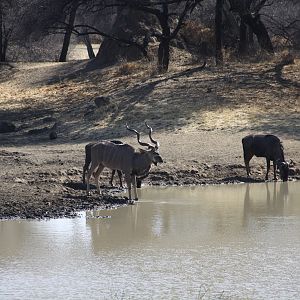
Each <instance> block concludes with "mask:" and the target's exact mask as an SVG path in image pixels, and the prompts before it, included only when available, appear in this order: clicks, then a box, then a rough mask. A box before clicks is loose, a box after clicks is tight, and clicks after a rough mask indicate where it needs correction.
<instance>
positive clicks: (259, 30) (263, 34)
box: [242, 14, 274, 54]
mask: <svg viewBox="0 0 300 300" xmlns="http://www.w3.org/2000/svg"><path fill="white" fill-rule="evenodd" d="M242 19H243V21H244V22H245V23H246V24H247V25H248V26H249V27H250V28H251V29H252V31H253V33H254V34H255V35H256V36H257V40H258V43H259V45H260V47H261V48H262V49H263V50H265V51H267V52H268V53H271V54H274V48H273V45H272V41H271V39H270V36H269V34H268V31H267V29H266V27H265V25H264V23H263V22H262V21H261V19H260V16H259V15H257V16H255V17H253V16H252V15H250V14H248V15H244V16H242Z"/></svg>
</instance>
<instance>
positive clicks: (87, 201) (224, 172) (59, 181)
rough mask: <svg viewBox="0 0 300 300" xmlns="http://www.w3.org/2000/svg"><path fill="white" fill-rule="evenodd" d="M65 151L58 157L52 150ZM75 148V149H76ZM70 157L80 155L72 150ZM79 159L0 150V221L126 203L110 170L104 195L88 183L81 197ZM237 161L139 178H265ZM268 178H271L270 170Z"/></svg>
mask: <svg viewBox="0 0 300 300" xmlns="http://www.w3.org/2000/svg"><path fill="white" fill-rule="evenodd" d="M58 152H59V153H60V154H62V153H63V154H64V155H65V156H64V157H62V158H58V157H57V153H58ZM75 152H76V151H75ZM74 157H80V155H77V154H75V155H74ZM81 164H82V162H81V161H79V162H78V161H76V160H74V158H72V157H71V158H70V155H69V154H68V151H65V152H64V151H62V150H61V151H57V150H56V151H54V150H49V152H48V153H43V152H42V149H41V148H38V149H37V150H36V153H34V152H32V151H31V152H27V153H25V152H19V151H8V150H3V149H2V150H0V167H1V170H2V173H1V187H0V219H12V218H20V219H39V220H41V219H50V218H62V217H67V218H70V217H71V218H73V217H77V216H78V215H79V212H81V211H84V210H92V209H107V208H116V207H119V206H123V205H127V198H126V197H124V196H120V195H124V194H125V195H126V194H127V191H126V190H125V189H120V188H119V187H118V179H117V176H115V186H114V187H109V185H108V181H109V176H110V172H109V171H108V170H107V171H104V173H103V175H102V176H101V183H102V184H103V185H102V191H103V194H102V195H101V196H99V195H98V194H97V192H96V189H95V188H96V187H95V185H93V184H92V186H91V187H92V190H91V196H87V195H86V191H85V185H84V184H83V183H82V182H81V177H82V170H81V168H78V167H74V165H76V166H78V165H79V166H80V165H81ZM292 172H293V175H292V176H290V180H299V179H300V171H299V169H297V168H294V169H293V171H292ZM245 173H246V172H245V168H244V166H243V165H242V164H227V165H222V164H208V163H202V162H197V161H193V162H192V164H187V163H186V162H184V163H182V164H180V165H179V164H178V163H177V164H176V167H175V164H174V163H173V162H169V163H165V164H162V165H161V166H160V167H158V168H155V167H153V168H152V170H151V173H150V175H149V177H147V178H146V179H144V180H143V186H142V188H141V189H143V187H144V186H189V185H192V186H195V185H212V184H235V183H242V182H264V174H265V166H264V165H263V164H261V165H253V167H252V177H251V178H247V177H246V176H245ZM269 178H270V179H271V178H273V174H272V172H271V173H270V177H269Z"/></svg>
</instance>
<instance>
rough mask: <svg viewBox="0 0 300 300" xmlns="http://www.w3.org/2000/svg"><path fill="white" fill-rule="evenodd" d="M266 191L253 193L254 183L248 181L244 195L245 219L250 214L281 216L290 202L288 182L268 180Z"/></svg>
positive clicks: (256, 215)
mask: <svg viewBox="0 0 300 300" xmlns="http://www.w3.org/2000/svg"><path fill="white" fill-rule="evenodd" d="M264 185H265V193H262V194H259V195H254V194H255V191H253V195H251V188H252V187H254V186H253V184H251V183H248V184H247V186H246V192H245V196H244V220H245V221H246V220H248V218H249V217H250V216H255V217H260V216H264V215H274V216H281V215H284V209H285V207H286V205H287V203H288V193H289V190H288V183H287V182H276V181H275V182H266V183H265V184H264Z"/></svg>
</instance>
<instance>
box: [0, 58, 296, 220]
mask: <svg viewBox="0 0 300 300" xmlns="http://www.w3.org/2000/svg"><path fill="white" fill-rule="evenodd" d="M177 55H178V54H177ZM180 57H181V60H180V61H179V59H177V60H176V64H173V65H171V68H170V71H169V72H168V73H167V74H164V75H160V74H155V72H153V69H154V68H153V66H151V63H148V62H147V63H146V62H138V63H123V64H122V65H119V66H115V67H111V68H107V69H103V70H101V71H99V70H97V71H90V70H89V71H88V70H87V69H86V65H87V64H86V62H85V61H80V62H69V63H60V64H58V63H34V64H32V63H31V64H22V63H18V64H13V65H10V66H8V65H1V66H0V121H10V122H13V123H14V124H15V125H16V126H17V131H16V132H13V133H2V134H0V182H1V185H0V218H11V217H20V218H45V217H62V216H68V217H69V216H71V217H72V216H75V215H76V213H77V212H78V211H82V210H85V209H92V208H94V207H100V208H103V207H111V206H118V205H125V204H126V198H125V197H119V196H117V195H116V192H120V189H118V188H109V187H108V171H106V172H104V173H103V176H102V178H101V179H102V184H103V191H104V193H103V196H101V197H99V196H98V195H97V194H96V192H95V190H93V191H92V196H90V197H87V196H86V195H85V186H84V185H83V184H82V183H81V176H82V165H83V162H84V146H85V144H86V143H87V142H90V141H95V140H99V139H122V141H124V142H129V143H130V144H132V145H134V146H137V143H136V140H135V137H134V136H132V134H130V133H129V132H127V131H126V129H125V126H124V125H125V124H126V123H128V124H130V125H131V126H132V127H134V128H136V129H138V130H141V131H142V132H144V134H143V140H146V139H147V136H146V133H147V130H146V129H145V126H144V121H145V120H147V121H148V123H149V124H151V125H152V126H153V128H154V134H153V135H154V137H155V139H158V140H159V141H160V145H161V147H160V153H161V156H162V157H163V159H164V163H163V164H161V165H160V166H158V167H155V166H153V167H152V169H151V174H150V176H149V177H148V178H147V179H145V180H144V181H143V184H145V185H198V184H216V183H237V182H246V181H248V182H249V181H251V182H260V181H263V179H264V175H265V170H266V165H265V160H264V159H261V158H254V159H253V160H252V161H251V166H252V173H253V174H252V177H251V179H247V178H246V176H245V175H246V171H245V168H244V165H243V158H242V147H241V138H242V137H243V136H245V135H247V134H249V133H273V134H276V135H278V136H279V137H280V138H281V140H282V141H283V144H284V147H285V155H286V158H287V160H288V161H290V160H292V161H293V163H292V168H291V176H290V180H295V179H300V170H299V167H300V122H299V121H300V113H299V110H300V109H299V95H300V59H297V58H296V59H295V62H294V64H289V65H285V64H284V63H282V62H283V60H282V57H276V58H275V59H272V60H270V61H266V62H264V63H253V62H252V63H250V62H248V63H239V62H235V63H231V64H228V65H225V66H224V67H223V68H216V67H214V66H213V65H212V64H211V63H209V62H208V63H207V65H206V67H205V68H201V67H200V66H199V65H196V64H189V61H190V57H188V55H186V54H185V53H181V56H180ZM98 96H106V97H108V103H106V104H105V105H103V106H101V107H96V106H95V104H94V101H93V100H94V99H95V97H98ZM54 123H56V124H57V134H58V138H57V139H55V140H50V139H49V132H50V128H51V127H53V125H54ZM32 130H33V131H32ZM271 178H273V174H272V170H271V173H270V179H271ZM116 182H117V180H116Z"/></svg>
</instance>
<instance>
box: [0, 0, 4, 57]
mask: <svg viewBox="0 0 300 300" xmlns="http://www.w3.org/2000/svg"><path fill="white" fill-rule="evenodd" d="M3 38H4V32H3V12H2V6H1V3H0V61H2V62H4V61H5V54H4V53H3Z"/></svg>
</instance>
